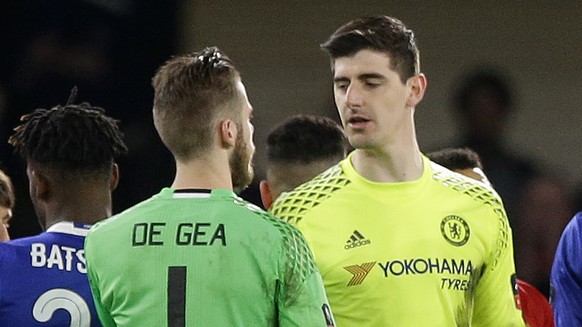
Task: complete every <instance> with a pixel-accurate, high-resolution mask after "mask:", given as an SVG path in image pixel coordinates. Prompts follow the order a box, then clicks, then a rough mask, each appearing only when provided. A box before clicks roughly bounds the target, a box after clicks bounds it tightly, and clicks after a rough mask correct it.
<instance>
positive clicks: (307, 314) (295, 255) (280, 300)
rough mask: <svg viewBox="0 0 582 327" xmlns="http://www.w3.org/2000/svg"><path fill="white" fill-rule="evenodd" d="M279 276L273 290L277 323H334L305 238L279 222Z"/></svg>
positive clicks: (303, 324)
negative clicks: (280, 259)
mask: <svg viewBox="0 0 582 327" xmlns="http://www.w3.org/2000/svg"><path fill="white" fill-rule="evenodd" d="M279 228H280V229H282V232H283V235H284V237H283V239H284V242H283V243H284V244H283V249H282V250H283V253H284V256H283V262H282V267H281V268H282V271H283V278H282V280H281V281H280V287H279V292H278V294H277V307H278V308H277V310H278V318H279V319H278V320H279V326H282V327H288V326H297V327H299V326H305V327H310V326H314V327H315V326H334V320H333V314H332V313H331V310H330V307H329V303H328V300H327V297H326V294H325V290H324V287H323V281H322V279H321V275H320V273H319V270H318V269H317V267H316V266H315V262H314V259H313V255H312V253H311V250H310V249H309V247H308V246H307V243H306V242H305V239H304V238H303V236H302V235H301V233H300V232H299V230H297V229H295V228H294V227H292V226H290V225H288V224H285V223H283V222H281V225H280V227H279Z"/></svg>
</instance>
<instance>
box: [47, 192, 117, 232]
mask: <svg viewBox="0 0 582 327" xmlns="http://www.w3.org/2000/svg"><path fill="white" fill-rule="evenodd" d="M110 216H111V195H110V194H103V195H100V196H86V195H85V196H79V197H69V198H68V199H63V200H62V201H58V202H57V203H55V204H49V207H48V208H47V215H46V222H45V230H46V229H48V228H49V227H50V226H52V225H54V224H56V223H58V222H61V221H71V222H75V223H80V224H87V225H93V224H95V223H97V222H99V221H101V220H104V219H106V218H108V217H110Z"/></svg>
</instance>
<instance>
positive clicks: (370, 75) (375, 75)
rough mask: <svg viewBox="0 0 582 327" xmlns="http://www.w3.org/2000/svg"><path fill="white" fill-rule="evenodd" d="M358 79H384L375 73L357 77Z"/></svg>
mask: <svg viewBox="0 0 582 327" xmlns="http://www.w3.org/2000/svg"><path fill="white" fill-rule="evenodd" d="M358 79H359V80H367V79H381V80H385V79H386V77H385V76H384V75H382V74H377V73H365V74H361V75H358Z"/></svg>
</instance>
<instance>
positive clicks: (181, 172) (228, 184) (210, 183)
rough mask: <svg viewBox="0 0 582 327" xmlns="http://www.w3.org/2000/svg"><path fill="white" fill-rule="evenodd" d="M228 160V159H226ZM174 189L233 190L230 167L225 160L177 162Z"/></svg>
mask: <svg viewBox="0 0 582 327" xmlns="http://www.w3.org/2000/svg"><path fill="white" fill-rule="evenodd" d="M226 162H227V161H226ZM172 188H173V189H187V188H197V189H227V190H231V191H232V178H231V173H230V167H229V166H228V164H226V163H225V160H211V159H206V160H192V161H189V162H186V163H185V162H177V163H176V177H175V178H174V182H173V183H172Z"/></svg>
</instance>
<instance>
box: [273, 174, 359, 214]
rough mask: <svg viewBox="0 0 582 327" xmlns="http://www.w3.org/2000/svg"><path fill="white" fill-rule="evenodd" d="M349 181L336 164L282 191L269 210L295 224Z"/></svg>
mask: <svg viewBox="0 0 582 327" xmlns="http://www.w3.org/2000/svg"><path fill="white" fill-rule="evenodd" d="M350 183H351V181H350V179H349V178H348V177H347V176H346V174H345V173H344V171H343V169H342V167H341V164H337V165H335V166H332V167H331V168H329V169H327V170H326V171H324V172H323V173H321V174H319V175H317V176H316V177H314V178H313V179H311V180H309V181H307V182H305V183H303V184H301V185H299V186H298V187H296V188H295V189H293V190H292V191H289V192H284V193H282V194H281V195H280V196H279V198H278V199H277V200H276V201H275V203H274V204H273V207H272V208H271V210H270V211H271V212H272V213H273V214H274V215H275V216H277V217H278V218H281V219H283V220H285V221H288V222H290V223H292V224H295V223H297V222H298V220H300V219H301V217H302V216H303V215H304V214H305V213H307V212H308V211H310V210H312V209H313V208H315V207H317V206H319V205H321V204H322V203H324V202H325V201H326V200H328V199H329V198H331V197H332V196H334V195H336V194H337V193H338V191H340V190H342V189H343V188H345V187H346V186H348V185H349V184H350Z"/></svg>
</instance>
